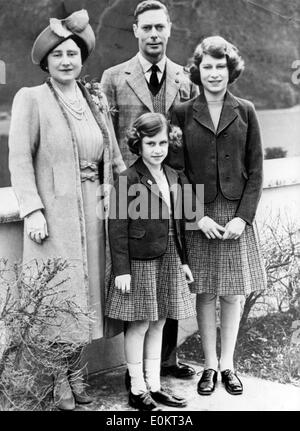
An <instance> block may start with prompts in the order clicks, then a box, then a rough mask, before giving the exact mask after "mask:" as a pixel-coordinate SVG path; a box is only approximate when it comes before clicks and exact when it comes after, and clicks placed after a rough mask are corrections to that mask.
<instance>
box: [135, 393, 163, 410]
mask: <svg viewBox="0 0 300 431" xmlns="http://www.w3.org/2000/svg"><path fill="white" fill-rule="evenodd" d="M128 404H129V405H130V406H131V407H133V408H134V409H138V410H148V411H149V410H152V411H161V409H160V408H159V407H158V405H157V404H156V402H155V401H154V400H153V398H152V397H151V395H150V393H149V392H143V393H142V394H139V395H135V394H133V393H132V392H131V391H130V392H129V397H128Z"/></svg>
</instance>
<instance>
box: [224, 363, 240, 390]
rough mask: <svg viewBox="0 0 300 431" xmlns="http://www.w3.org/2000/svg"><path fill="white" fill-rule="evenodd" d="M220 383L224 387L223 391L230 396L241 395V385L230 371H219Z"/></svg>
mask: <svg viewBox="0 0 300 431" xmlns="http://www.w3.org/2000/svg"><path fill="white" fill-rule="evenodd" d="M221 376H222V382H223V383H224V385H225V389H226V391H227V392H229V393H230V394H231V395H241V394H242V393H243V384H242V382H241V381H240V379H239V378H238V376H237V375H236V373H235V372H234V371H232V370H229V369H227V370H224V371H221Z"/></svg>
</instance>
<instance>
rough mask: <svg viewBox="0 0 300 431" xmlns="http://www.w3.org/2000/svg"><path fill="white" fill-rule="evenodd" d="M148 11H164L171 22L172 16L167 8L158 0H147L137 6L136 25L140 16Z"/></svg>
mask: <svg viewBox="0 0 300 431" xmlns="http://www.w3.org/2000/svg"><path fill="white" fill-rule="evenodd" d="M148 10H163V11H164V13H165V14H166V16H167V18H168V21H170V15H169V12H168V9H167V8H166V6H165V5H164V4H163V3H161V2H160V1H158V0H145V1H142V2H141V3H139V4H138V5H137V7H136V8H135V11H134V19H135V23H137V22H138V18H139V15H141V14H142V13H144V12H147V11H148Z"/></svg>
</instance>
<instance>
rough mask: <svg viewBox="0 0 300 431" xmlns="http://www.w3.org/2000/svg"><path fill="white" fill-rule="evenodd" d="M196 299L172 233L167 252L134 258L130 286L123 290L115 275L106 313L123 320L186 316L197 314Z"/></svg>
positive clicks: (108, 295) (150, 319)
mask: <svg viewBox="0 0 300 431" xmlns="http://www.w3.org/2000/svg"><path fill="white" fill-rule="evenodd" d="M194 303H195V302H194V298H193V295H191V293H190V290H189V287H188V284H187V282H186V279H185V275H184V272H183V270H182V264H181V260H180V257H179V255H178V252H177V248H176V244H175V239H174V236H173V235H169V240H168V246H167V250H166V252H165V254H164V255H162V256H160V257H158V258H156V259H151V260H135V259H134V260H132V261H131V289H130V292H129V293H126V294H124V293H121V292H120V291H119V290H118V289H116V288H115V284H114V276H112V278H111V282H110V286H109V289H108V294H107V300H106V308H105V314H106V316H108V317H111V318H113V319H119V320H124V321H131V322H132V321H136V320H149V321H156V320H158V319H162V318H170V319H176V320H180V319H185V318H188V317H191V316H194V315H195V314H196V312H195V305H194Z"/></svg>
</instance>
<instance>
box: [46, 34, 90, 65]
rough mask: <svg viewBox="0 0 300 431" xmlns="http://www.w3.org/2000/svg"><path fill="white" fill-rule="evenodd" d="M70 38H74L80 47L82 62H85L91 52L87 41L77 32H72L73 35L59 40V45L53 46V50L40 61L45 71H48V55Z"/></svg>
mask: <svg viewBox="0 0 300 431" xmlns="http://www.w3.org/2000/svg"><path fill="white" fill-rule="evenodd" d="M68 39H72V40H73V41H74V42H75V43H76V45H77V46H78V48H79V49H80V52H81V61H82V63H84V62H85V60H86V59H87V58H88V56H89V52H88V48H87V46H86V43H85V42H84V41H83V40H82V39H81V37H79V36H77V35H76V34H72V35H71V36H69V37H66V38H65V39H64V40H61V41H59V42H58V44H57V45H55V46H54V47H53V48H51V50H50V51H48V52H47V54H45V55H44V57H43V58H42V60H41V61H40V68H41V69H42V70H43V71H44V72H48V55H49V54H50V52H52V51H53V50H54V49H55V48H57V47H58V46H59V45H60V44H61V43H63V42H65V41H66V40H68Z"/></svg>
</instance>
